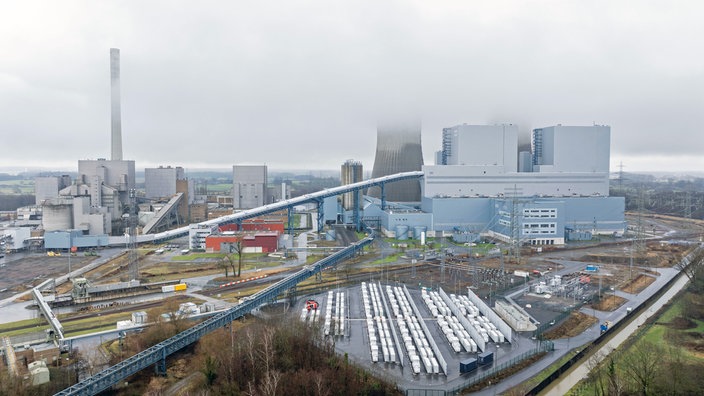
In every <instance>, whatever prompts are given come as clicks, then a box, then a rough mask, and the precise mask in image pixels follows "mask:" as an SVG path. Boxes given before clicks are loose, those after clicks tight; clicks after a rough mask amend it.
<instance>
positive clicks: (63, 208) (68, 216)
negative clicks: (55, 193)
mask: <svg viewBox="0 0 704 396" xmlns="http://www.w3.org/2000/svg"><path fill="white" fill-rule="evenodd" d="M72 220H73V205H71V204H70V203H69V202H68V201H66V200H63V199H56V200H50V201H47V202H45V203H44V205H43V206H42V226H43V227H44V231H64V230H70V229H71V228H73V221H72Z"/></svg>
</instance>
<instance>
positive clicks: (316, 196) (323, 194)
mask: <svg viewBox="0 0 704 396" xmlns="http://www.w3.org/2000/svg"><path fill="white" fill-rule="evenodd" d="M421 177H423V172H422V171H415V172H402V173H396V174H394V175H389V176H383V177H377V178H374V179H369V180H364V181H361V182H357V183H352V184H346V185H344V186H338V187H333V188H327V189H325V190H322V191H317V192H314V193H310V194H306V195H303V196H300V197H296V198H291V199H286V200H283V201H279V202H275V203H272V204H269V205H264V206H260V207H258V208H254V209H247V210H243V211H241V212H237V213H234V214H231V215H228V216H223V217H218V218H217V219H212V220H207V221H204V222H201V223H198V224H201V225H206V226H207V225H223V224H231V223H237V222H241V221H244V220H247V219H251V218H254V217H259V216H262V215H265V214H268V213H273V212H278V211H281V210H286V209H289V208H293V207H294V206H298V205H302V204H305V203H309V202H316V203H318V202H320V201H322V200H323V199H325V198H328V197H334V196H337V195H340V194H344V193H347V192H352V191H358V190H365V189H367V188H369V187H372V186H379V185H383V184H386V183H393V182H397V181H401V180H409V179H418V178H421ZM189 229H190V226H184V227H180V228H176V229H173V230H169V231H164V232H159V233H156V234H146V235H137V242H138V243H145V242H147V243H148V242H162V241H168V240H170V239H174V238H178V237H182V236H186V235H188V231H189ZM109 244H110V245H111V246H122V245H124V244H125V238H124V237H122V236H120V237H111V238H110V242H109Z"/></svg>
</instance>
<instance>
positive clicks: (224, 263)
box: [218, 257, 230, 278]
mask: <svg viewBox="0 0 704 396" xmlns="http://www.w3.org/2000/svg"><path fill="white" fill-rule="evenodd" d="M218 268H220V269H224V270H225V278H227V277H228V276H230V274H229V270H230V262H229V260H228V259H227V257H223V258H221V259H220V260H218Z"/></svg>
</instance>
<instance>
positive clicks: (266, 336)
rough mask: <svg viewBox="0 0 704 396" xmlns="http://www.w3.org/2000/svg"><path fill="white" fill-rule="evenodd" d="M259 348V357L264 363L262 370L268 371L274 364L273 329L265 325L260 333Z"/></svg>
mask: <svg viewBox="0 0 704 396" xmlns="http://www.w3.org/2000/svg"><path fill="white" fill-rule="evenodd" d="M261 343H262V345H261V349H259V351H258V352H259V358H260V359H261V361H262V363H264V371H265V372H266V373H268V372H269V371H271V368H272V366H273V364H274V329H273V328H270V327H267V328H265V329H264V331H262V334H261Z"/></svg>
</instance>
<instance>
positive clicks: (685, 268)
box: [674, 249, 704, 283]
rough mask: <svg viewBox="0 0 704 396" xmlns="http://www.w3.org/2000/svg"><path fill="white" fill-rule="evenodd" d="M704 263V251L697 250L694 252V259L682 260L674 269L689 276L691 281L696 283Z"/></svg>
mask: <svg viewBox="0 0 704 396" xmlns="http://www.w3.org/2000/svg"><path fill="white" fill-rule="evenodd" d="M703 262H704V249H697V250H695V251H694V253H693V254H692V257H691V258H690V259H689V260H685V259H682V260H680V261H679V262H678V263H677V264H675V265H674V268H675V269H677V270H680V271H681V272H684V274H685V275H687V277H688V278H689V280H690V281H692V282H693V283H694V281H696V280H697V278H698V276H699V275H701V271H702V263H703Z"/></svg>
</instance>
